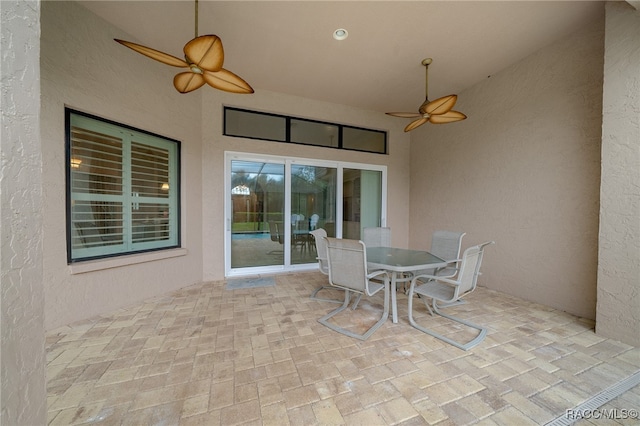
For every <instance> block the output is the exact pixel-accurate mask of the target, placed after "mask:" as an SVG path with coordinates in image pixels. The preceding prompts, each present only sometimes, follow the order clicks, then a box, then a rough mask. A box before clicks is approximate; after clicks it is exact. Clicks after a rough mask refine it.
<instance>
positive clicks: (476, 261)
mask: <svg viewBox="0 0 640 426" xmlns="http://www.w3.org/2000/svg"><path fill="white" fill-rule="evenodd" d="M489 244H493V241H489V242H487V243H483V244H480V245H477V246H473V247H469V248H468V249H466V250H465V251H464V254H463V255H462V265H461V266H460V275H459V276H458V282H459V284H460V285H459V288H458V294H459V295H460V296H461V295H463V294H465V293H468V292H470V291H472V290H474V289H475V288H476V284H477V283H478V275H479V274H480V265H482V256H483V253H484V248H485V246H487V245H489Z"/></svg>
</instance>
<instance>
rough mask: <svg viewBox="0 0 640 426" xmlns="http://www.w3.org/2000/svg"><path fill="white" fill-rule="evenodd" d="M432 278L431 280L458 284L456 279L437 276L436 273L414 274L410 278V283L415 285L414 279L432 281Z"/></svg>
mask: <svg viewBox="0 0 640 426" xmlns="http://www.w3.org/2000/svg"><path fill="white" fill-rule="evenodd" d="M421 278H424V279H421ZM432 280H433V281H438V282H442V283H446V284H450V285H453V286H457V285H459V284H458V282H457V281H456V280H452V279H449V278H444V277H439V276H437V275H416V276H415V277H413V279H412V280H411V284H412V285H415V283H416V281H432Z"/></svg>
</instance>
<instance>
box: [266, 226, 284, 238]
mask: <svg viewBox="0 0 640 426" xmlns="http://www.w3.org/2000/svg"><path fill="white" fill-rule="evenodd" d="M269 236H270V237H271V241H277V242H280V243H282V242H284V240H283V239H282V238H280V232H279V230H278V224H277V223H276V222H269Z"/></svg>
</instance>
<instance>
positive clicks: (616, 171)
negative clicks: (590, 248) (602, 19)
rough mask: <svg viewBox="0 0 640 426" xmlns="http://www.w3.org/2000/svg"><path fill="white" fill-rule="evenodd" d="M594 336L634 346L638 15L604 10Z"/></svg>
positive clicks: (639, 242) (639, 148)
mask: <svg viewBox="0 0 640 426" xmlns="http://www.w3.org/2000/svg"><path fill="white" fill-rule="evenodd" d="M605 48H606V53H605V57H604V91H603V107H602V184H601V189H600V248H599V258H598V305H597V306H598V309H597V317H596V319H597V321H596V332H597V333H598V334H602V335H603V336H605V337H610V338H614V339H618V340H621V341H624V342H627V343H630V344H633V345H636V346H640V10H636V9H634V8H632V7H631V6H630V5H628V4H626V3H619V2H610V3H608V4H607V8H606V36H605Z"/></svg>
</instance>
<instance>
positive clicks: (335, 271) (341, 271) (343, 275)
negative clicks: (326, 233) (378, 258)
mask: <svg viewBox="0 0 640 426" xmlns="http://www.w3.org/2000/svg"><path fill="white" fill-rule="evenodd" d="M325 241H326V242H327V258H328V260H329V282H330V283H331V285H333V286H336V287H340V288H344V289H347V290H351V291H355V292H357V293H365V294H369V291H368V288H367V285H368V282H369V281H368V279H367V251H366V249H365V245H364V243H363V242H362V241H358V240H348V239H341V238H331V237H325Z"/></svg>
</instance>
